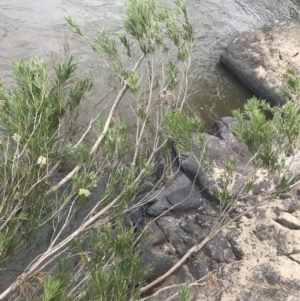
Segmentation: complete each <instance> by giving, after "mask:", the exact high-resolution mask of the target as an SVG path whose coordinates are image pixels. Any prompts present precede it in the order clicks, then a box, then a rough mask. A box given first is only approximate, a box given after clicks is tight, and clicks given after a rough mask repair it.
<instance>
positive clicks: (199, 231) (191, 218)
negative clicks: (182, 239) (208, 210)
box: [180, 214, 212, 243]
mask: <svg viewBox="0 0 300 301" xmlns="http://www.w3.org/2000/svg"><path fill="white" fill-rule="evenodd" d="M198 215H199V214H197V215H186V216H183V217H181V218H180V227H181V228H182V229H183V230H184V231H185V232H186V233H187V234H188V235H190V236H191V237H193V238H194V239H195V240H196V241H197V243H200V242H201V241H202V240H203V239H204V238H205V237H206V236H207V235H208V233H209V230H208V229H207V228H205V227H203V226H202V225H198V224H197V223H198V219H197V216H198ZM205 217H207V216H205ZM207 218H208V219H210V218H209V217H207ZM210 220H211V221H212V219H210Z"/></svg>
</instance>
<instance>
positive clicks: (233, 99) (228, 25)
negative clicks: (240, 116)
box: [0, 0, 300, 127]
mask: <svg viewBox="0 0 300 301" xmlns="http://www.w3.org/2000/svg"><path fill="white" fill-rule="evenodd" d="M162 2H164V3H168V2H172V1H171V0H162ZM185 3H186V5H187V8H188V13H189V16H190V19H191V21H192V23H193V24H194V25H195V29H196V32H197V40H196V44H195V49H194V54H193V64H192V65H193V69H192V72H191V78H190V89H189V98H188V101H187V104H186V110H187V112H190V113H191V114H196V115H200V116H201V117H202V118H203V119H204V120H205V122H206V127H209V126H210V125H211V124H212V122H213V121H214V120H216V119H217V118H219V117H222V116H226V115H229V114H230V112H231V110H232V109H236V108H240V107H242V105H243V104H244V102H245V101H246V100H247V99H248V98H249V97H251V96H252V93H251V92H250V91H249V90H248V89H246V88H245V87H244V86H243V85H242V84H241V83H240V82H239V81H238V80H236V79H235V78H234V77H233V76H232V75H231V74H230V73H229V72H228V71H227V70H226V69H225V68H224V67H223V66H221V65H220V64H219V62H218V61H219V55H220V52H221V51H222V50H223V49H224V48H225V47H226V45H227V44H228V43H229V42H230V41H231V40H232V39H233V38H234V37H235V36H236V35H238V34H239V33H240V32H242V31H245V30H248V29H254V28H261V27H269V26H272V25H273V24H274V23H277V22H281V21H287V22H289V21H291V20H299V14H300V1H298V0H222V1H220V0H186V1H185ZM125 5H126V0H22V1H20V0H0V76H1V77H2V78H3V79H4V80H5V82H6V83H8V84H10V83H11V82H12V81H11V78H10V65H9V61H10V60H15V59H18V58H24V59H27V58H30V57H33V56H35V55H39V56H43V57H44V58H45V61H46V62H47V63H48V64H51V63H52V62H53V61H55V60H57V58H58V57H60V56H62V55H64V54H65V53H68V52H71V53H74V54H75V55H76V57H77V58H78V59H79V62H80V64H81V67H80V76H82V75H84V76H88V77H90V78H91V79H92V81H93V83H94V87H95V88H94V89H93V90H92V91H91V93H90V94H89V95H88V97H87V98H86V101H85V102H84V104H83V105H82V107H81V112H80V116H79V123H80V124H81V125H83V126H84V125H86V124H87V123H88V122H89V120H90V118H92V117H94V116H95V114H96V113H98V112H99V111H100V110H101V108H102V107H103V103H104V102H105V100H107V99H110V98H111V99H112V98H113V91H115V90H116V89H117V87H118V86H116V85H117V84H116V83H115V82H114V81H112V80H111V75H110V73H109V72H108V71H107V70H106V69H105V68H104V67H103V65H101V62H100V61H99V60H98V58H97V56H96V55H95V54H94V53H93V52H92V51H91V49H90V47H89V46H88V45H86V43H84V42H83V41H82V40H80V38H79V37H74V36H73V35H72V34H71V32H70V30H69V29H68V28H67V27H66V25H65V24H66V22H65V21H64V14H65V13H66V12H68V13H70V14H71V15H72V16H73V17H74V19H75V20H76V22H78V23H79V24H80V26H81V27H82V28H83V30H84V31H85V32H86V33H87V35H89V36H90V37H92V36H93V34H94V33H95V32H96V31H97V29H102V28H107V29H108V30H109V31H111V32H112V33H116V32H119V31H120V30H121V24H122V19H123V16H124V10H125ZM124 118H125V119H126V112H125V114H124Z"/></svg>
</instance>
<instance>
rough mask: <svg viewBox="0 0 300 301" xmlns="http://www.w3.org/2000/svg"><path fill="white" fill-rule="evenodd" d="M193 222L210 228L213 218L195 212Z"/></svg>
mask: <svg viewBox="0 0 300 301" xmlns="http://www.w3.org/2000/svg"><path fill="white" fill-rule="evenodd" d="M195 223H196V224H198V225H200V226H201V227H202V228H205V229H208V230H211V228H212V227H213V225H214V219H213V218H211V217H210V216H208V215H204V214H196V216H195Z"/></svg>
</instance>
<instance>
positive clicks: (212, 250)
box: [204, 235, 235, 263]
mask: <svg viewBox="0 0 300 301" xmlns="http://www.w3.org/2000/svg"><path fill="white" fill-rule="evenodd" d="M204 253H205V254H206V255H207V256H209V257H210V258H212V259H213V260H215V261H216V262H218V263H222V262H227V263H228V262H231V261H233V260H235V256H234V254H233V253H232V250H231V247H230V244H229V242H228V241H227V239H226V238H225V237H224V236H223V235H218V236H217V237H216V238H215V239H214V240H212V241H211V242H209V243H208V244H207V246H206V247H205V249H204Z"/></svg>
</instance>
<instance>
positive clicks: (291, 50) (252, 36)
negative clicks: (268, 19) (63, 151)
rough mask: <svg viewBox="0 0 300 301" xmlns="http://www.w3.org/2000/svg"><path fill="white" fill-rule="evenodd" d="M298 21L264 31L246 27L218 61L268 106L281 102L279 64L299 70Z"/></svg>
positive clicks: (299, 27) (299, 25)
mask: <svg viewBox="0 0 300 301" xmlns="http://www.w3.org/2000/svg"><path fill="white" fill-rule="evenodd" d="M299 36H300V24H299V23H287V24H286V23H284V24H277V25H275V26H274V27H273V28H271V29H270V30H268V31H263V30H249V31H246V32H243V33H242V34H240V35H239V36H238V37H236V38H235V39H234V40H233V42H232V43H231V44H230V45H228V46H227V48H226V50H225V51H224V52H223V53H222V54H221V58H220V61H221V62H222V63H223V64H224V65H225V66H226V67H227V68H228V69H229V70H230V71H231V72H232V73H233V74H234V75H235V76H236V77H237V78H239V79H240V80H241V81H242V82H243V83H244V84H245V85H246V86H247V87H248V88H249V89H250V90H251V91H253V92H254V94H255V95H257V96H258V97H260V98H263V99H266V100H267V101H269V102H270V103H271V104H272V105H282V104H284V103H285V99H284V97H283V96H282V95H281V94H280V93H279V92H278V89H280V88H283V87H284V84H283V78H282V75H281V72H280V71H282V69H283V68H282V66H289V67H293V68H295V69H296V70H298V71H299V70H300V55H299V49H300V39H299Z"/></svg>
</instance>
